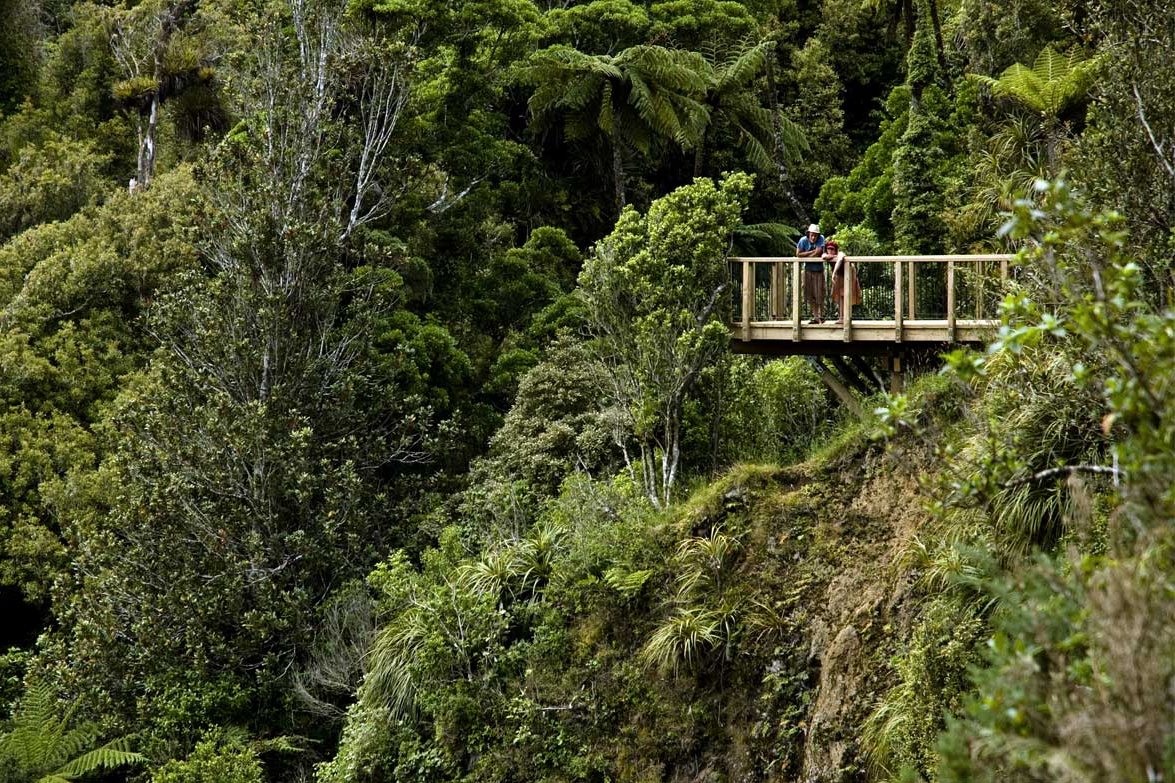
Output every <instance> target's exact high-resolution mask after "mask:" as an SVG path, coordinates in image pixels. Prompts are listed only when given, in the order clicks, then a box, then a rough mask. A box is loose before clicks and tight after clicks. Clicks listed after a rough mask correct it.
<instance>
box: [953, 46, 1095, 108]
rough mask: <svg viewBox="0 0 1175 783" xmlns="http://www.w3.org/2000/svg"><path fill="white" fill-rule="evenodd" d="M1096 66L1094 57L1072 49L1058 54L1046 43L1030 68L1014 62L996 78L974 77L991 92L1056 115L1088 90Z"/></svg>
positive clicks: (1027, 106)
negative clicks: (1090, 57) (1088, 56)
mask: <svg viewBox="0 0 1175 783" xmlns="http://www.w3.org/2000/svg"><path fill="white" fill-rule="evenodd" d="M1096 66H1097V60H1096V58H1094V59H1089V58H1086V57H1085V56H1084V55H1082V54H1081V52H1079V51H1078V50H1076V49H1074V50H1072V51H1070V52H1069V53H1068V54H1062V53H1060V52H1058V51H1056V50H1055V49H1053V47H1052V45H1051V44H1050V45H1048V46H1046V47H1045V48H1044V49H1042V50H1041V51H1040V54H1038V55H1037V56H1036V60H1035V61H1034V62H1033V64H1032V67H1031V68H1029V67H1028V66H1026V65H1023V64H1022V63H1015V64H1014V65H1011V66H1009V67H1008V68H1007V69H1005V70H1004V72H1003V73H1002V74H1000V76H999V78H998V79H993V78H991V77H990V76H976V77H975V78H976V79H978V81H979V82H980V83H982V84H984V85H986V86H988V87H989V88H991V91H992V94H994V95H997V96H1000V97H1006V98H1009V99H1011V100H1013V101H1015V102H1017V103H1019V104H1021V105H1022V106H1024V107H1026V108H1027V109H1029V110H1030V111H1032V112H1035V113H1037V114H1040V115H1042V116H1045V117H1056V116H1058V115H1060V114H1061V112H1063V111H1064V110H1065V109H1066V108H1067V107H1068V106H1069V105H1070V104H1072V103H1073V102H1075V101H1077V100H1080V99H1081V98H1083V97H1084V96H1085V94H1086V93H1087V92H1088V91H1089V88H1090V86H1091V85H1092V84H1093V75H1094V71H1095V69H1096Z"/></svg>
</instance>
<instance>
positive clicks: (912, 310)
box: [906, 261, 918, 321]
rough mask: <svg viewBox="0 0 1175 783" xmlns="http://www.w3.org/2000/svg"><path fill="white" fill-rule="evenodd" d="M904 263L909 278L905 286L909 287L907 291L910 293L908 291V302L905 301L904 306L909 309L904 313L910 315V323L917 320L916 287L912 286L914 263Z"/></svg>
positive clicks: (913, 281)
mask: <svg viewBox="0 0 1175 783" xmlns="http://www.w3.org/2000/svg"><path fill="white" fill-rule="evenodd" d="M906 263H907V264H908V268H907V269H906V273H907V274H908V275H909V278H910V279H909V280H907V281H906V285H907V286H908V287H909V289H910V291H909V293H910V296H909V300H908V301H907V303H906V306H907V307H908V308H909V309H908V310H907V311H906V312H907V313H909V315H910V320H911V321H914V320H917V318H918V315H917V310H918V286H917V285H915V284H914V283H915V279H914V262H913V261H908V262H906Z"/></svg>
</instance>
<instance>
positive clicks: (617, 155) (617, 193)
mask: <svg viewBox="0 0 1175 783" xmlns="http://www.w3.org/2000/svg"><path fill="white" fill-rule="evenodd" d="M623 155H624V152H623V150H622V149H621V144H620V141H619V140H617V139H613V140H612V187H613V196H614V198H615V201H616V214H617V215H619V214H620V213H621V211H622V210H623V209H624V204H625V197H624V160H623Z"/></svg>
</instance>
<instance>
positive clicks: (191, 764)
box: [151, 729, 265, 783]
mask: <svg viewBox="0 0 1175 783" xmlns="http://www.w3.org/2000/svg"><path fill="white" fill-rule="evenodd" d="M264 780H265V776H264V774H263V770H262V766H261V760H260V759H259V758H258V757H257V752H256V750H255V749H254V748H253V747H252V746H251V745H250V744H249V742H248V741H247V738H246V736H245V735H244V733H243V732H238V731H231V730H226V729H212V730H210V731H208V732H205V734H204V736H203V737H202V738H201V740H200V741H199V742H198V743H197V744H196V749H195V750H193V751H192V754H191V755H190V756H188V757H187V758H186V759H184V760H182V761H181V760H172V761H169V762H167V763H166V764H164V765H163V766H162V767H160V768H159V769H157V770H155V773H154V774H153V775H152V776H151V783H262V781H264Z"/></svg>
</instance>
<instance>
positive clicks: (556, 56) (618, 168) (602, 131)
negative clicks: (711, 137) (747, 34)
mask: <svg viewBox="0 0 1175 783" xmlns="http://www.w3.org/2000/svg"><path fill="white" fill-rule="evenodd" d="M523 78H524V79H525V80H526V81H527V82H528V83H530V84H533V85H535V88H536V89H535V91H534V94H533V95H531V98H530V110H531V113H532V114H533V115H534V117H535V119H536V121H537V123H538V125H539V126H540V127H542V126H544V125H546V124H548V123H549V122H550V121H551V120H552V119H553V118H554V117H557V116H561V117H562V119H563V130H564V134H565V135H566V137H567V138H568V139H569V140H571V141H580V140H584V139H589V138H591V137H593V136H596V137H602V138H603V139H604V140H605V141H606V143H607V144H608V146H609V147H610V149H611V162H612V171H611V175H612V182H613V196H614V202H615V206H616V211H617V212H619V211H620V210H621V209H623V207H624V204H625V202H626V193H625V177H624V166H625V161H626V159H627V158H628V157H629V156H630V155H631V154H632V153H633V152H638V153H640V154H642V155H649V154H650V153H651V151H652V149H653V147H654V146H655V145H656V144H658V143H660V142H663V141H665V140H669V141H672V142H674V143H676V144H678V145H679V146H681V147H683V148H687V149H688V148H691V147H693V146H694V145H695V144H697V143H698V139H699V137H700V135H701V133H702V130H703V128H704V127H705V125H706V121H707V117H708V113H707V110H706V107H705V106H704V105H703V103H702V101H701V96H702V95H703V94H704V92H705V90H706V86H707V80H706V63H705V60H704V59H703V58H702V56H701V55H700V54H697V53H696V52H684V51H680V50H676V49H666V48H665V47H663V46H646V45H641V46H633V47H630V48H628V49H625V50H624V51H622V52H620V53H619V54H617V55H615V56H613V55H590V54H584V53H583V52H580V51H578V50H576V49H572V48H570V47H567V46H553V47H551V48H549V49H545V50H543V51H541V52H538V53H537V54H536V55H535V56H534V57H533V58H532V59H531V61H530V63H529V64H528V66H527V68H526V71H525V74H524V77H523Z"/></svg>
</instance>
